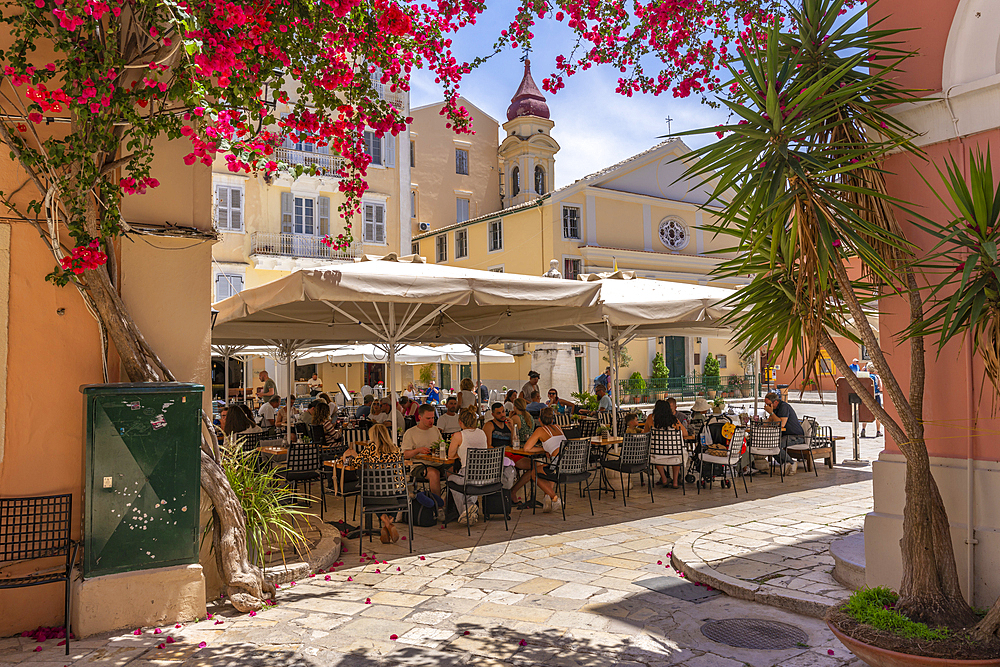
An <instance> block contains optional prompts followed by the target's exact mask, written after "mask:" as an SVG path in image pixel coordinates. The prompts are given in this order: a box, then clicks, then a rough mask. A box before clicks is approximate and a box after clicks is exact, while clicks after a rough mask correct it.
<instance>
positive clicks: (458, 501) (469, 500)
mask: <svg viewBox="0 0 1000 667" xmlns="http://www.w3.org/2000/svg"><path fill="white" fill-rule="evenodd" d="M458 421H459V423H460V424H461V425H462V430H461V431H459V432H458V433H456V434H455V435H453V436H451V445H450V446H449V447H448V458H455V457H456V456H457V457H458V460H459V461H461V462H462V468H461V470H459V472H457V473H453V474H452V475H450V476H449V477H448V479H450V480H452V481H454V482H457V483H458V484H462V483H463V482H464V481H465V459H466V456H468V453H469V450H470V449H489V443H488V442H487V441H486V433H484V432H483V429H481V428H479V415H477V414H476V411H475V410H462V413H461V414H460V415H459V416H458ZM451 495H452V497H453V498H454V499H455V507H457V508H458V510H459V512H461V514H460V515H459V517H458V522H459V523H466V522H467V521H468V523H469V524H470V525H471V524H474V523H476V522H477V521H479V507H478V505H477V504H476V503H478V502H479V496H468V497H466V496H465V494H463V493H461V492H459V491H457V490H456V489H452V490H451ZM467 512H470V514H469V515H468V517H466V513H467Z"/></svg>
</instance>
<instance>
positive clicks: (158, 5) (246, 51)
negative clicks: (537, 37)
mask: <svg viewBox="0 0 1000 667" xmlns="http://www.w3.org/2000/svg"><path fill="white" fill-rule="evenodd" d="M0 4H2V7H3V12H2V21H3V22H4V23H5V25H6V32H5V34H4V37H3V39H2V40H0V76H2V79H0V86H2V88H3V94H2V95H0V139H2V141H3V142H4V143H5V144H6V146H7V147H8V149H9V151H10V156H11V159H12V160H14V161H15V162H16V163H17V164H18V165H19V166H20V168H21V169H22V176H23V179H22V182H20V183H18V184H17V185H16V186H15V187H13V188H12V189H10V190H8V191H6V192H2V193H0V202H3V203H4V205H5V206H6V207H7V208H8V210H9V212H10V214H11V215H13V216H15V217H17V218H19V219H21V220H23V221H24V222H25V223H27V224H32V225H35V226H36V227H37V229H38V231H39V235H40V237H41V238H42V239H43V241H44V242H45V243H46V244H47V245H48V247H49V249H50V250H51V252H52V254H53V255H54V259H55V262H54V264H55V267H54V270H53V271H52V272H51V273H50V274H49V275H48V279H49V280H51V281H53V282H55V283H57V284H59V285H63V286H67V288H69V289H73V288H75V289H77V290H78V291H79V292H80V294H81V296H82V298H83V300H84V302H85V303H86V304H87V306H88V309H89V310H90V312H91V313H92V314H93V315H94V317H95V318H96V319H97V321H98V322H99V324H100V326H101V331H102V334H103V335H104V337H106V338H107V339H108V340H110V342H111V344H112V345H113V347H114V349H115V351H116V353H117V355H118V358H119V359H120V364H121V369H122V371H123V372H124V374H125V376H127V378H128V379H131V380H133V381H154V380H163V379H166V380H171V379H173V374H172V373H171V372H170V369H169V368H167V366H166V365H165V364H164V363H163V362H162V360H161V359H160V358H159V356H158V355H157V353H156V351H155V350H153V349H152V348H151V346H150V345H149V344H148V343H147V341H146V339H145V338H144V336H143V334H142V332H141V331H140V330H139V328H138V327H137V326H136V324H135V323H134V321H133V319H132V317H131V316H130V314H129V312H128V308H127V306H126V304H125V303H124V301H123V300H122V298H121V296H120V294H119V289H120V286H119V285H118V278H117V272H116V267H117V259H116V247H117V245H116V243H117V239H118V238H119V237H121V236H123V235H127V234H129V233H132V230H131V229H130V228H129V226H128V224H127V222H126V221H125V220H123V218H122V214H121V208H122V201H123V198H124V197H141V196H143V195H144V194H145V193H147V192H149V191H151V190H152V189H154V188H156V187H157V186H158V185H159V183H158V182H157V179H156V178H155V177H154V176H153V173H152V167H153V162H154V147H155V146H156V145H158V143H157V142H158V141H162V140H163V139H168V140H172V141H175V142H182V143H181V145H184V146H186V150H185V152H186V155H185V157H184V162H185V163H186V164H188V165H193V164H195V163H199V162H200V163H204V164H213V162H214V161H215V160H217V159H224V160H225V162H226V164H227V166H228V168H229V169H230V170H231V171H233V172H243V173H264V174H268V173H274V172H278V171H287V172H291V174H292V175H293V176H298V175H301V174H302V173H303V172H304V171H307V170H310V171H313V172H315V171H317V170H318V169H319V167H317V166H310V167H305V166H302V165H288V164H282V163H281V162H280V161H279V160H278V159H277V157H276V156H277V154H278V152H277V151H276V150H275V149H276V148H277V147H278V146H280V145H281V144H282V142H283V141H285V140H286V139H288V138H292V139H293V140H295V141H301V142H309V143H315V144H317V145H318V146H321V147H328V149H329V151H330V152H331V153H333V154H335V155H338V156H340V157H341V158H343V160H341V161H338V162H336V163H335V164H342V165H343V166H342V167H338V170H339V171H338V173H337V174H336V176H338V178H339V181H338V182H339V188H340V190H341V192H342V193H343V197H342V203H341V205H340V213H341V216H342V218H343V230H342V231H339V232H334V234H332V235H331V237H328V238H327V239H326V241H327V242H328V243H329V244H330V245H332V246H335V247H343V246H346V245H348V244H349V243H351V241H352V234H351V220H352V218H353V216H355V215H356V214H357V212H358V209H359V206H360V198H361V196H362V194H363V193H364V191H365V189H366V187H367V185H366V182H365V174H366V169H367V167H368V165H369V163H370V157H369V156H368V155H366V153H365V151H364V131H365V130H366V129H370V130H373V131H374V132H375V133H376V134H380V135H383V134H386V133H388V134H396V133H398V132H399V131H401V130H402V129H403V128H404V127H405V124H406V123H407V122H408V120H409V119H408V118H406V117H405V116H404V109H402V108H399V107H396V106H393V105H392V104H390V102H389V101H387V100H386V99H384V96H383V95H380V94H379V89H380V88H387V89H389V90H390V91H393V92H396V91H398V92H405V91H407V90H409V80H410V76H411V74H412V72H413V71H414V70H415V69H417V68H429V69H431V70H433V72H434V74H435V81H436V83H438V84H439V85H440V86H441V88H442V90H443V95H444V100H445V107H444V114H445V115H446V116H447V118H446V122H447V123H448V126H449V127H451V128H452V129H454V131H456V132H459V133H462V132H471V131H472V119H471V118H470V117H469V115H468V113H466V111H465V110H464V109H463V108H461V107H460V106H459V98H458V85H459V81H460V79H461V77H462V76H463V75H464V74H467V73H468V72H469V71H470V69H471V67H472V66H474V63H473V65H469V64H467V63H464V62H460V61H459V60H458V59H457V58H456V57H455V55H454V53H453V51H452V48H451V41H450V39H451V35H452V34H453V33H455V32H456V31H458V30H460V29H461V28H463V27H464V26H466V25H468V24H471V23H474V22H475V21H476V19H477V16H478V15H479V14H480V13H481V12H482V10H483V9H484V8H485V2H484V0H438V1H437V2H433V3H413V4H404V3H399V2H396V1H395V0H319V1H318V2H315V3H303V2H298V1H297V0H296V1H293V0H162V1H161V0H2V3H0ZM778 9H779V2H778V0H652V1H651V2H649V3H645V4H644V3H642V2H637V3H634V4H633V5H631V6H630V7H628V8H627V7H626V5H625V4H624V3H623V2H621V1H620V0H593V1H591V2H586V3H585V2H582V0H560V1H559V2H558V3H547V2H538V3H533V2H527V3H524V4H522V5H520V8H519V9H515V10H512V13H513V14H514V16H515V18H514V20H513V22H512V24H511V26H510V27H509V28H508V29H505V30H503V31H501V34H500V36H499V38H498V42H497V45H496V46H497V49H501V48H505V47H517V46H519V45H520V44H521V43H523V42H524V41H525V40H530V39H531V30H532V25H533V24H534V23H535V21H537V20H555V21H562V22H565V23H566V25H568V26H569V28H570V29H571V30H572V31H573V33H574V35H575V36H576V43H575V44H571V45H568V47H567V50H566V52H567V56H566V57H563V58H560V59H559V60H558V61H557V63H556V72H555V73H554V75H553V76H552V77H550V78H548V79H546V81H545V82H544V85H545V87H546V88H547V89H548V90H550V91H553V92H554V91H557V90H559V89H560V88H562V87H563V86H564V85H565V82H564V79H565V77H566V76H569V75H572V74H573V73H574V72H577V71H581V70H584V69H588V68H590V67H592V66H595V65H599V64H608V65H610V66H614V67H617V68H618V69H620V70H622V72H623V76H622V79H621V82H620V85H619V91H620V92H621V93H623V94H626V95H631V94H633V93H636V92H653V93H657V94H658V93H661V92H665V91H668V90H670V91H672V92H673V93H674V94H675V95H678V96H686V95H690V94H694V93H705V92H707V91H713V92H718V91H717V87H718V84H719V79H718V74H717V72H718V68H719V67H720V65H721V64H722V62H723V61H724V60H725V59H726V58H727V57H728V56H730V55H732V54H733V53H734V47H733V44H732V40H733V38H734V37H736V36H738V35H740V34H741V33H747V34H756V33H757V32H759V30H760V26H761V25H763V24H765V23H767V22H768V21H770V20H772V19H773V18H774V17H775V13H776V12H777V11H778ZM654 63H655V64H654ZM644 65H652V66H653V67H654V68H655V73H654V74H647V73H646V70H645V69H644ZM650 71H652V70H650ZM279 105H280V106H279ZM279 108H280V109H281V110H282V111H283V112H285V113H282V112H279V111H278V109H279ZM204 449H205V452H204V454H203V466H202V471H203V473H202V476H203V478H202V483H203V486H204V488H205V489H206V491H207V492H208V493H209V495H210V496H211V499H212V501H213V504H214V511H215V512H216V519H217V520H216V521H214V526H215V527H216V529H215V536H214V541H215V545H216V554H217V555H218V556H219V558H220V561H219V565H220V570H221V573H222V576H223V578H224V580H225V581H226V583H227V585H228V586H229V591H228V592H229V594H230V599H232V600H233V602H234V604H235V605H236V606H237V607H238V608H241V609H255V608H259V607H260V606H261V604H262V597H263V595H264V594H265V592H266V591H265V584H264V582H263V578H262V576H261V573H260V571H259V570H257V569H256V568H255V567H254V566H252V565H250V564H249V563H248V562H247V559H246V548H245V528H244V525H243V519H242V517H241V516H240V513H239V505H238V503H237V502H236V500H235V498H234V497H233V495H232V492H231V490H230V489H229V486H228V484H227V483H226V480H225V476H224V475H223V473H222V471H221V468H220V467H219V466H218V464H217V461H216V460H215V458H214V456H212V455H211V453H210V448H208V447H207V446H206V447H205V448H204Z"/></svg>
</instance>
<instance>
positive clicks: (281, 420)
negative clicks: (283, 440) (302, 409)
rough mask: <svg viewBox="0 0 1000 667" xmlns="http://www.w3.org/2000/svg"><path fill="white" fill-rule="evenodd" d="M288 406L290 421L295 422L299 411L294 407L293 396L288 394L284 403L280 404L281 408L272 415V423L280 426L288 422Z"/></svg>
mask: <svg viewBox="0 0 1000 667" xmlns="http://www.w3.org/2000/svg"><path fill="white" fill-rule="evenodd" d="M288 406H291V408H292V423H293V424H294V423H295V418H296V417H298V415H299V411H298V410H296V409H295V397H294V396H289V397H288V400H287V401H285V404H284V405H283V406H281V409H280V410H278V412H277V413H276V414H275V416H274V425H275V426H278V427H281V426H286V425H287V424H288Z"/></svg>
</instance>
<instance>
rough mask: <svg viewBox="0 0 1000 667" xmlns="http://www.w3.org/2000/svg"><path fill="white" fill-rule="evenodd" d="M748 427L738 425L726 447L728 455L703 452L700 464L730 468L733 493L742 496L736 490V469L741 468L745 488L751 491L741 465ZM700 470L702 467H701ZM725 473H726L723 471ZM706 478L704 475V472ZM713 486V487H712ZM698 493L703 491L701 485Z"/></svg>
mask: <svg viewBox="0 0 1000 667" xmlns="http://www.w3.org/2000/svg"><path fill="white" fill-rule="evenodd" d="M746 432H747V431H746V428H744V427H742V426H737V427H736V430H735V431H734V432H733V437H732V438H731V439H730V440H729V445H728V447H727V449H726V456H714V455H712V454H706V453H704V452H702V454H701V461H700V466H701V467H702V468H703V467H704V466H705V464H706V463H708V464H714V465H720V466H723V467H724V468H727V469H729V473H730V476H731V477H732V479H733V493H735V494H736V497H737V498H739V497H740V493H739V491H737V490H736V474H737V473H736V471H737V470H739V476H740V477H742V478H743V490H744V491H746V492H747V493H750V490H749V489H747V478H746V477H745V476H744V475H743V466H742V465H740V459H741V458H742V452H743V442H744V440H746ZM699 470H700V469H699ZM723 475H725V473H723ZM702 478H703V479H704V475H703V474H702ZM710 488H711V487H710ZM698 493H699V494H700V493H701V487H700V486H699V487H698Z"/></svg>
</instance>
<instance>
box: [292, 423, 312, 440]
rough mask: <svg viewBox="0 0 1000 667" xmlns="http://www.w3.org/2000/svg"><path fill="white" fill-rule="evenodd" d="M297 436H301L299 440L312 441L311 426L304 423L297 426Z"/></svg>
mask: <svg viewBox="0 0 1000 667" xmlns="http://www.w3.org/2000/svg"><path fill="white" fill-rule="evenodd" d="M295 435H297V436H299V440H302V439H303V438H309V439H310V440H311V439H312V433H311V432H310V430H309V425H308V424H303V423H302V422H299V423H297V424H295Z"/></svg>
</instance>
